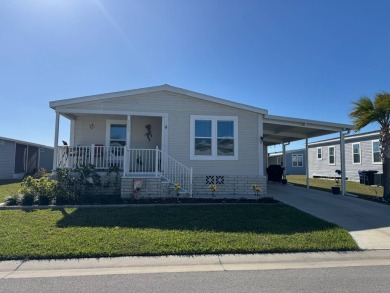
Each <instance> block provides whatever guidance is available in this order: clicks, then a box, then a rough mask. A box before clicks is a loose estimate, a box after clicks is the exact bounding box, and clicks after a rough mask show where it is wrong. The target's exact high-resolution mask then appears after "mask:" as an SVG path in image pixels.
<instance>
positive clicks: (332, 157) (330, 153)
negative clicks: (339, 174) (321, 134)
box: [328, 146, 336, 165]
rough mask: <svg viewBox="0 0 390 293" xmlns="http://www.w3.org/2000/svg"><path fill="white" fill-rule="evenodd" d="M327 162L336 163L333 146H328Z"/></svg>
mask: <svg viewBox="0 0 390 293" xmlns="http://www.w3.org/2000/svg"><path fill="white" fill-rule="evenodd" d="M328 163H329V165H336V154H335V148H334V146H330V147H328Z"/></svg>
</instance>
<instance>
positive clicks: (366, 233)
mask: <svg viewBox="0 0 390 293" xmlns="http://www.w3.org/2000/svg"><path fill="white" fill-rule="evenodd" d="M267 191H268V195H269V196H272V197H273V198H275V199H277V200H279V201H281V202H284V203H286V204H288V205H290V206H293V207H295V208H297V209H299V210H301V211H304V212H306V213H309V214H311V215H313V216H316V217H318V218H321V219H323V220H326V221H328V222H331V223H335V224H337V225H339V226H341V227H343V228H345V229H347V230H348V231H349V232H350V234H351V235H352V237H353V238H354V239H355V241H356V243H357V244H358V245H359V247H360V248H361V249H390V206H389V205H385V204H379V203H375V202H371V201H367V200H363V199H358V198H354V197H351V196H343V195H341V194H338V195H334V194H332V193H331V192H324V191H318V190H313V189H307V188H303V187H297V186H293V185H290V184H287V185H282V184H279V183H274V182H269V184H268V187H267Z"/></svg>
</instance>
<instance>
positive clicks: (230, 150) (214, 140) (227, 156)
mask: <svg viewBox="0 0 390 293" xmlns="http://www.w3.org/2000/svg"><path fill="white" fill-rule="evenodd" d="M237 124H238V118H237V117H230V116H199V115H191V123H190V125H191V126H190V127H191V129H190V140H191V141H190V158H191V160H237V159H238V155H237V153H238V150H237V149H238V133H237V132H238V131H237V129H238V125H237Z"/></svg>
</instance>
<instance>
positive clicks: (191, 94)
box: [49, 84, 268, 114]
mask: <svg viewBox="0 0 390 293" xmlns="http://www.w3.org/2000/svg"><path fill="white" fill-rule="evenodd" d="M157 92H170V93H174V94H179V95H185V96H188V97H191V98H196V99H200V100H204V101H208V102H213V103H217V104H221V105H225V106H230V107H234V108H238V109H242V110H247V111H251V112H255V113H259V114H267V113H268V111H267V110H265V109H261V108H257V107H252V106H248V105H245V104H241V103H237V102H232V101H228V100H224V99H221V98H216V97H213V96H209V95H205V94H201V93H197V92H193V91H189V90H186V89H182V88H178V87H174V86H171V85H168V84H164V85H159V86H153V87H146V88H141V89H134V90H127V91H120V92H113V93H106V94H99V95H93V96H85V97H78V98H72V99H64V100H57V101H51V102H50V104H49V105H50V107H51V108H52V109H56V108H57V107H61V106H69V105H75V104H80V103H88V102H98V101H106V100H110V99H116V98H121V97H126V96H135V95H142V94H152V93H157Z"/></svg>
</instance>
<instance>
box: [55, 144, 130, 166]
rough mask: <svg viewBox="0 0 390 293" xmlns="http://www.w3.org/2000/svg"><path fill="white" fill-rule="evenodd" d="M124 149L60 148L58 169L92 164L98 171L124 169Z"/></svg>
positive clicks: (106, 147)
mask: <svg viewBox="0 0 390 293" xmlns="http://www.w3.org/2000/svg"><path fill="white" fill-rule="evenodd" d="M124 149H125V148H124V147H117V146H97V145H91V146H59V147H58V150H57V167H58V168H76V167H78V166H82V165H88V164H92V165H94V166H95V168H96V169H109V168H110V167H114V166H117V167H119V168H120V169H123V158H124Z"/></svg>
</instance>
